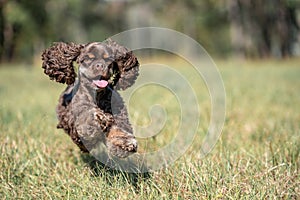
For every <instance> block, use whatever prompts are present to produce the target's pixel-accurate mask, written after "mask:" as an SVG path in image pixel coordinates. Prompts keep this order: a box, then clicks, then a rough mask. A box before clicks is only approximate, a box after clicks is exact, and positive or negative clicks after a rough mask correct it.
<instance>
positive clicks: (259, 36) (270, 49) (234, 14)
mask: <svg viewBox="0 0 300 200" xmlns="http://www.w3.org/2000/svg"><path fill="white" fill-rule="evenodd" d="M296 7H297V4H296V1H291V0H230V1H229V8H230V9H229V11H230V12H229V18H230V22H231V34H232V35H231V38H232V42H233V48H234V50H235V53H236V54H240V55H242V56H246V57H261V58H265V57H271V56H277V57H288V56H292V55H293V45H294V44H295V42H296V41H297V37H298V34H299V25H298V22H297V18H296Z"/></svg>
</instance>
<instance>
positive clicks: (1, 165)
mask: <svg viewBox="0 0 300 200" xmlns="http://www.w3.org/2000/svg"><path fill="white" fill-rule="evenodd" d="M217 64H218V65H219V67H220V71H221V74H222V76H223V80H224V83H225V87H226V95H227V97H226V104H227V111H226V112H227V113H226V121H225V126H224V129H223V133H222V136H221V138H220V140H219V142H218V143H217V145H216V147H215V148H214V150H213V151H212V152H211V153H210V154H209V155H208V156H206V157H205V158H204V159H200V156H199V154H200V153H199V149H198V148H199V144H200V142H201V138H202V136H203V134H204V133H205V130H206V129H205V127H207V124H208V119H209V116H210V113H209V111H210V99H209V95H208V93H207V91H206V89H205V85H204V84H203V83H202V82H201V81H199V80H194V83H199V84H198V85H199V86H198V87H199V88H198V89H199V91H200V92H199V93H198V94H197V95H198V98H199V99H200V104H199V105H200V107H201V110H202V113H201V114H202V116H203V120H202V121H201V123H200V126H199V130H198V133H199V135H200V137H198V138H196V139H195V142H194V144H193V146H192V147H191V149H189V151H188V153H187V154H186V155H185V156H184V157H181V158H180V159H179V160H177V162H176V163H175V164H174V165H172V166H170V167H168V168H167V169H162V170H159V171H156V172H153V173H149V174H146V175H139V174H137V175H135V174H126V173H122V172H119V173H118V172H113V171H110V170H108V169H107V168H104V167H101V166H98V165H97V163H94V162H91V159H90V158H89V157H88V156H86V155H82V154H81V153H80V151H79V150H78V148H77V147H76V146H75V145H74V144H73V143H72V142H71V140H70V138H69V137H68V136H67V135H66V134H64V133H63V132H62V131H61V130H57V129H56V128H55V127H56V122H57V120H56V116H55V106H56V103H57V99H58V96H59V94H60V92H61V91H62V90H63V88H64V86H63V85H61V84H56V83H54V82H51V81H49V80H48V78H47V77H46V76H45V75H43V73H42V70H41V69H40V68H38V67H35V68H26V66H24V67H21V66H19V67H13V66H7V67H4V66H2V67H1V68H0V101H1V104H0V131H1V132H0V154H1V156H0V199H15V198H26V199H59V198H62V199H109V198H112V199H197V198H200V199H277V198H283V199H299V198H300V196H299V194H300V188H299V187H300V177H299V176H300V173H299V172H300V170H299V167H300V158H299V157H300V155H299V154H300V104H299V102H300V92H299V91H300V78H299V77H300V67H299V60H290V61H276V60H274V61H261V62H258V61H253V62H246V63H245V62H238V61H219V62H217ZM184 65H185V64H184V63H183V62H182V63H181V61H178V62H177V63H174V66H181V67H177V68H178V69H179V70H182V73H183V74H189V73H190V71H189V70H190V68H188V67H184ZM153 91H156V90H153ZM139 92H140V93H143V90H140V91H139ZM151 94H152V95H153V96H151ZM159 94H160V95H155V92H154V93H148V94H147V95H148V96H143V97H144V98H139V96H140V95H137V96H133V97H134V99H135V100H134V102H133V103H131V104H130V107H132V108H131V109H130V114H131V119H132V121H134V122H135V123H139V124H147V123H149V116H148V115H147V113H145V112H143V111H144V110H145V109H146V110H147V106H148V105H147V103H146V104H145V103H143V102H147V101H145V99H149V100H151V101H153V102H158V103H160V104H162V105H164V106H166V107H167V108H166V110H167V111H168V112H169V115H168V119H169V120H170V121H169V122H168V121H167V125H166V126H165V127H164V131H163V132H164V133H163V134H160V135H159V136H157V138H156V139H155V140H150V143H149V144H150V147H147V148H149V149H156V148H158V147H159V145H162V144H165V143H166V141H168V140H170V138H171V136H172V134H173V133H172V132H173V130H175V129H176V126H175V125H174V124H176V123H174V122H176V120H177V121H178V116H177V114H178V106H176V104H177V102H176V101H173V100H170V102H172V103H171V104H170V103H166V102H169V100H168V101H166V99H168V98H169V99H171V94H170V93H168V92H165V93H164V92H163V91H159ZM145 95H146V93H145ZM168 106H169V107H168ZM170 122H171V123H170ZM172 122H173V123H172ZM201 135H202V136H201ZM145 145H146V144H145V143H144V142H143V141H140V148H141V150H147V148H146V146H145ZM155 145H158V147H157V146H155Z"/></svg>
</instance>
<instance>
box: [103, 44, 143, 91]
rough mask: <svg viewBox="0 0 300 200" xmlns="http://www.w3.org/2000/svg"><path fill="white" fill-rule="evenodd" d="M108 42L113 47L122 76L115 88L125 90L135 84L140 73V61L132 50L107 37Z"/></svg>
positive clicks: (115, 60) (115, 59)
mask: <svg viewBox="0 0 300 200" xmlns="http://www.w3.org/2000/svg"><path fill="white" fill-rule="evenodd" d="M106 44H107V46H109V47H110V48H111V50H112V53H113V57H114V62H115V63H117V65H118V67H119V71H120V78H119V81H118V83H117V85H116V87H115V88H116V89H121V90H125V89H126V88H128V87H130V86H131V85H133V84H134V82H135V80H136V78H137V76H138V75H139V62H138V60H137V58H136V57H135V56H134V55H133V53H132V51H130V50H129V49H127V48H126V47H124V46H121V45H119V44H117V43H116V42H115V41H113V40H111V39H107V40H106Z"/></svg>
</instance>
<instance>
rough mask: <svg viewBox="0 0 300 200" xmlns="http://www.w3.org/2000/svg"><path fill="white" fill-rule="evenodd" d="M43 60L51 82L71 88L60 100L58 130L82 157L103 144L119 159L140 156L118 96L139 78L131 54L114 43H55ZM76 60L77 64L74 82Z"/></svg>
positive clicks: (135, 62)
mask: <svg viewBox="0 0 300 200" xmlns="http://www.w3.org/2000/svg"><path fill="white" fill-rule="evenodd" d="M42 59H43V68H44V72H45V74H47V75H48V76H49V77H50V79H52V80H53V79H54V80H56V81H57V82H60V83H67V84H69V86H68V87H67V88H66V89H65V91H64V92H63V93H62V94H61V95H60V98H59V104H58V106H57V109H56V112H57V117H58V120H59V123H58V125H57V128H62V129H64V131H65V132H66V133H67V134H68V135H69V136H70V137H71V139H72V140H73V142H74V143H75V144H77V146H78V147H79V148H80V149H81V150H82V151H84V152H90V151H91V150H92V149H93V148H96V147H97V145H98V143H99V142H103V143H104V144H105V145H106V146H107V149H108V152H109V153H110V154H111V155H115V156H118V157H126V156H128V155H129V154H131V153H134V152H136V151H137V141H136V139H135V137H134V135H133V130H132V127H131V125H130V122H129V119H128V113H127V110H126V107H125V105H124V102H123V100H122V98H121V96H120V95H119V94H118V93H117V91H116V90H117V89H126V88H128V87H129V86H131V85H132V84H133V83H134V81H135V80H136V78H137V76H138V66H139V63H138V61H137V58H136V57H135V56H134V55H133V53H132V52H131V51H129V50H128V49H127V48H125V47H123V46H121V45H119V44H117V43H116V42H114V41H112V40H107V41H106V42H104V43H89V44H86V45H76V44H73V43H71V44H66V43H56V44H54V46H52V47H50V48H48V49H46V50H45V51H44V53H43V55H42ZM73 61H76V62H78V64H79V69H78V78H76V80H75V77H76V74H75V70H74V67H73ZM103 84H104V85H103Z"/></svg>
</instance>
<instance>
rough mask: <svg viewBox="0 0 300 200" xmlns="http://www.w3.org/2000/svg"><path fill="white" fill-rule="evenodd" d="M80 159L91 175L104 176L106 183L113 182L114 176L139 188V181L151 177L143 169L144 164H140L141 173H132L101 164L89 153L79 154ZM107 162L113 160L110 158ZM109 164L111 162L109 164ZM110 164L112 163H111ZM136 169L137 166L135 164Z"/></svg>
mask: <svg viewBox="0 0 300 200" xmlns="http://www.w3.org/2000/svg"><path fill="white" fill-rule="evenodd" d="M81 159H82V160H83V161H84V162H85V163H86V164H87V166H88V167H89V168H90V169H91V172H92V175H93V176H95V177H99V176H101V177H103V178H105V180H106V182H107V183H108V184H111V183H112V182H114V180H115V179H114V178H115V177H121V178H122V179H123V180H124V181H126V182H128V183H129V184H131V185H132V186H134V188H135V189H136V190H138V189H139V183H140V182H143V181H146V180H147V179H149V178H151V176H152V174H151V173H150V172H147V171H148V170H145V166H142V167H143V169H141V170H140V171H142V172H141V173H133V172H125V171H121V170H117V169H113V168H110V167H108V166H107V165H105V164H103V163H102V162H100V161H99V160H97V159H96V158H95V157H94V156H92V155H90V154H85V153H83V154H81ZM109 162H113V161H112V160H110V161H109ZM110 165H111V164H110ZM111 166H112V165H111ZM135 167H136V169H138V168H139V167H138V166H135Z"/></svg>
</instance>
